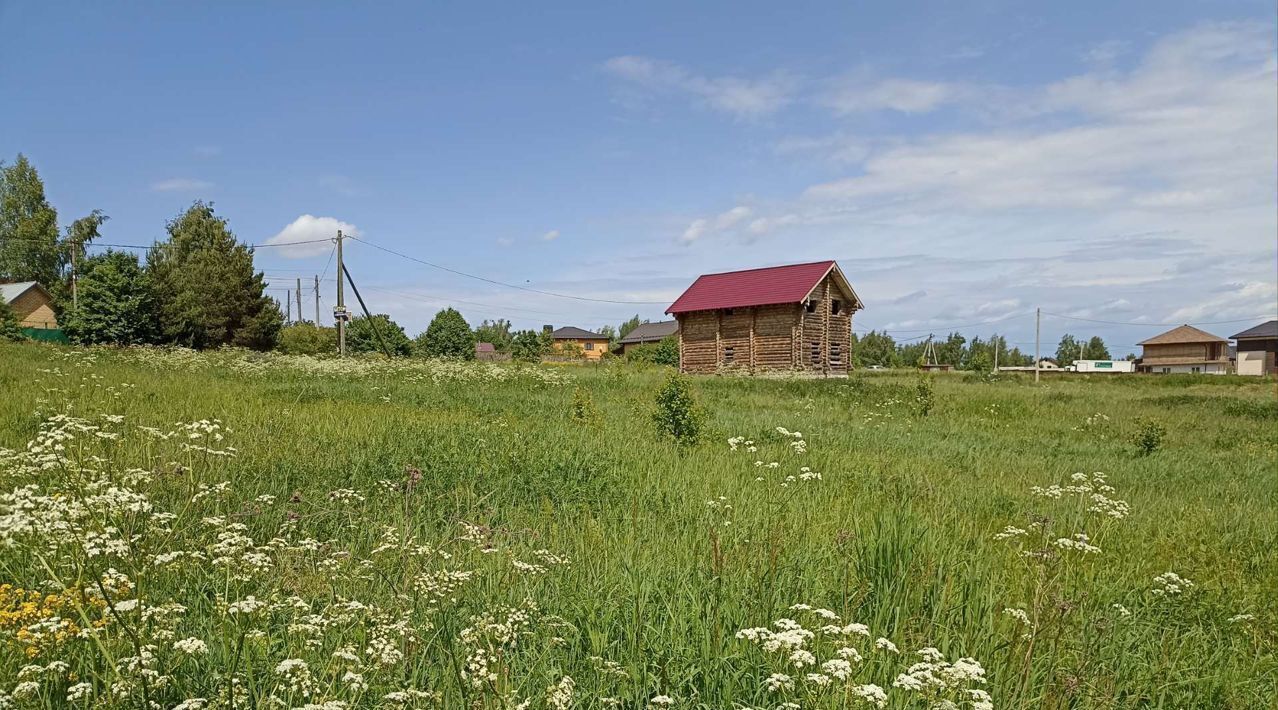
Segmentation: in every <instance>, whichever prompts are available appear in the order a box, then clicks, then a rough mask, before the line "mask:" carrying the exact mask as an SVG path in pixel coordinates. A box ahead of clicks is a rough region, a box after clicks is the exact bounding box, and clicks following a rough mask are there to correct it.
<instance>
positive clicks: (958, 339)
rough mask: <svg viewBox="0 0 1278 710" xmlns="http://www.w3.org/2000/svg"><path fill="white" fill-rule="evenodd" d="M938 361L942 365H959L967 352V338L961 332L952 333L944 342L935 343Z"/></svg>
mask: <svg viewBox="0 0 1278 710" xmlns="http://www.w3.org/2000/svg"><path fill="white" fill-rule="evenodd" d="M933 345H934V347H935V349H936V361H937V362H938V363H940V364H942V365H954V366H956V367H957V366H959V365H961V364H962V363H963V358H964V356H965V355H966V354H967V349H966V345H967V338H964V337H963V336H962V335H961V334H959V333H950V334H949V336H948V337H946V338H945V341H944V342H941V343H934V344H933Z"/></svg>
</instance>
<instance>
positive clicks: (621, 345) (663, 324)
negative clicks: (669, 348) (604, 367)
mask: <svg viewBox="0 0 1278 710" xmlns="http://www.w3.org/2000/svg"><path fill="white" fill-rule="evenodd" d="M678 333H679V321H676V320H663V321H660V322H658V323H640V324H639V325H637V326H635V328H634V330H632V331H630V332H629V333H626V337H624V338H622V339H621V340H618V341H617V348H616V351H615V352H616V353H617V354H621V353H623V352H625V350H626V348H627V347H629V346H632V345H646V344H648V343H659V342H661V341H662V340H665V339H666V338H668V337H670V336H672V335H678Z"/></svg>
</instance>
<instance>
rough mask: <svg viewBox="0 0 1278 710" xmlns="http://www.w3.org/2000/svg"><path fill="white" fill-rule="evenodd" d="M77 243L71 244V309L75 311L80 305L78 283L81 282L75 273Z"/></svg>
mask: <svg viewBox="0 0 1278 710" xmlns="http://www.w3.org/2000/svg"><path fill="white" fill-rule="evenodd" d="M75 252H76V248H75V243H74V242H72V243H71V308H72V310H74V309H75V308H77V307H78V306H79V305H80V295H79V294H78V293H77V292H76V288H75V285H76V281H78V280H79V274H77V273H76V272H75Z"/></svg>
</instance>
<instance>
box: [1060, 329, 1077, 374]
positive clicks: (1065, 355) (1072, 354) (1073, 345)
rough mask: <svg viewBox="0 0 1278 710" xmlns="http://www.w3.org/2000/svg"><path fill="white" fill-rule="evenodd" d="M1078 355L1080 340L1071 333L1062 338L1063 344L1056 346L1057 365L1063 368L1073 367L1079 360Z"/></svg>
mask: <svg viewBox="0 0 1278 710" xmlns="http://www.w3.org/2000/svg"><path fill="white" fill-rule="evenodd" d="M1078 354H1079V348H1078V340H1076V339H1075V338H1074V336H1073V335H1070V334H1069V333H1066V334H1065V335H1063V336H1061V342H1060V344H1059V345H1057V346H1056V364H1057V365H1060V366H1061V367H1066V366H1067V365H1073V364H1074V361H1075V360H1077V359H1078Z"/></svg>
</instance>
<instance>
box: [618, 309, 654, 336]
mask: <svg viewBox="0 0 1278 710" xmlns="http://www.w3.org/2000/svg"><path fill="white" fill-rule="evenodd" d="M647 322H648V321H646V320H639V314H638V313H636V314H635V317H634V318H631V319H630V320H628V321H625V322H623V323H622V324H621V325H619V326H617V339H618V340H620V339H622V338H624V337H626V336H627V335H630V331H632V330H634V329H635V328H638V327H639V326H641V325H643V324H644V323H647Z"/></svg>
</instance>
